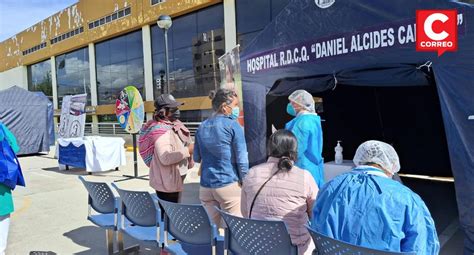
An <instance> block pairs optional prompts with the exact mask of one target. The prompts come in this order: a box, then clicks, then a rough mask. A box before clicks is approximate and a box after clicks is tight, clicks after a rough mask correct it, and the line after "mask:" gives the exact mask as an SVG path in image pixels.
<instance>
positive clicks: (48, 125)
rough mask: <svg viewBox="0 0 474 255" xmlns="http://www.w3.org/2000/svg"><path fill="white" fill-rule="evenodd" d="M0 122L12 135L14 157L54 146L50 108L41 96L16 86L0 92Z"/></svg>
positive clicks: (47, 101) (48, 102) (45, 150)
mask: <svg viewBox="0 0 474 255" xmlns="http://www.w3.org/2000/svg"><path fill="white" fill-rule="evenodd" d="M0 121H1V122H2V123H3V124H5V126H7V127H8V129H10V131H11V132H12V133H13V134H14V135H15V137H16V139H17V142H18V145H19V146H20V151H19V152H18V155H27V154H35V153H39V152H49V147H50V145H51V142H53V143H54V124H53V109H52V105H51V101H49V99H48V98H47V97H46V96H44V94H42V93H41V95H39V94H37V93H36V92H30V91H27V90H25V89H22V88H20V87H17V86H13V87H10V88H8V89H5V90H2V91H0ZM51 138H52V139H53V140H51Z"/></svg>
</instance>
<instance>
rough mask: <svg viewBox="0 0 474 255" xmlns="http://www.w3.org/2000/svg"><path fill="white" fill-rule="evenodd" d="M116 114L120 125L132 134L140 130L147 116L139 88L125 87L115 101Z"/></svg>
mask: <svg viewBox="0 0 474 255" xmlns="http://www.w3.org/2000/svg"><path fill="white" fill-rule="evenodd" d="M115 115H117V120H118V122H119V123H120V126H121V127H122V128H123V129H125V131H127V132H128V133H130V134H136V133H138V132H139V131H140V129H141V128H142V124H143V119H144V118H145V105H144V104H143V99H142V96H141V95H140V92H139V91H138V89H137V88H135V87H134V86H128V87H126V88H124V89H123V90H122V91H121V92H120V95H119V96H118V98H117V101H116V102H115Z"/></svg>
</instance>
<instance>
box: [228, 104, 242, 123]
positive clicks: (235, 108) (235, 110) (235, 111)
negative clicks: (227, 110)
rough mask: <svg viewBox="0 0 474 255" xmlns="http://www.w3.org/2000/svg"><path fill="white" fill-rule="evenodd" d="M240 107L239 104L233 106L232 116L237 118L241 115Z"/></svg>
mask: <svg viewBox="0 0 474 255" xmlns="http://www.w3.org/2000/svg"><path fill="white" fill-rule="evenodd" d="M239 114H240V108H239V107H238V106H236V107H234V108H232V113H231V114H230V118H231V119H233V120H236V119H237V118H238V117H239Z"/></svg>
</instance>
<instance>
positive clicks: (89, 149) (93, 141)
mask: <svg viewBox="0 0 474 255" xmlns="http://www.w3.org/2000/svg"><path fill="white" fill-rule="evenodd" d="M71 143H72V144H73V145H74V146H75V147H79V146H81V145H84V147H85V150H86V158H85V162H86V170H87V171H88V172H100V171H107V170H112V169H114V168H116V167H119V166H123V165H125V164H126V163H127V162H126V157H125V147H124V145H125V140H124V139H123V138H120V137H101V136H86V137H84V138H58V144H59V145H60V146H63V147H66V146H68V145H69V144H71ZM57 151H58V150H57ZM58 156H59V157H61V155H58Z"/></svg>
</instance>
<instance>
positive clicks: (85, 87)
mask: <svg viewBox="0 0 474 255" xmlns="http://www.w3.org/2000/svg"><path fill="white" fill-rule="evenodd" d="M56 81H57V85H58V101H59V107H61V105H62V100H63V97H64V96H66V95H77V94H83V93H86V94H87V102H88V105H90V104H91V84H90V73H89V50H88V48H82V49H79V50H76V51H73V52H69V53H66V54H63V55H60V56H58V57H56Z"/></svg>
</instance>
